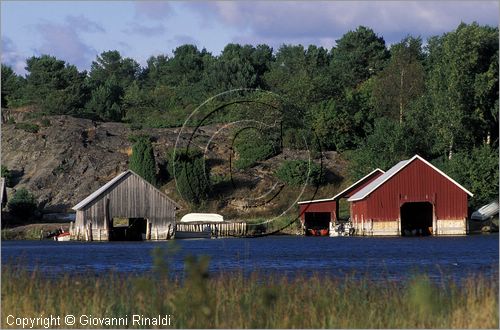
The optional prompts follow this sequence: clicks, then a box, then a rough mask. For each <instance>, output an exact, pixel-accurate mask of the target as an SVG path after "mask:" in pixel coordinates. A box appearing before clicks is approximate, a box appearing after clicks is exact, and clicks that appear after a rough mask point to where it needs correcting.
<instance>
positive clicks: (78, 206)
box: [73, 170, 180, 211]
mask: <svg viewBox="0 0 500 330" xmlns="http://www.w3.org/2000/svg"><path fill="white" fill-rule="evenodd" d="M127 174H133V175H135V176H137V177H139V178H141V179H142V180H143V181H144V182H146V184H148V185H150V186H152V187H153V188H154V189H156V190H158V192H160V194H162V195H163V196H164V197H165V198H167V199H168V200H170V201H171V202H172V203H173V204H174V205H175V207H177V208H178V209H180V206H179V204H177V203H176V202H175V201H174V200H172V199H171V198H170V197H168V196H167V195H166V194H165V193H164V192H162V191H160V190H159V189H158V188H156V187H155V186H153V185H152V184H151V183H149V182H148V181H146V180H144V179H143V178H142V177H141V176H140V175H139V174H137V173H135V172H134V171H132V170H127V171H125V172H122V173H120V174H118V175H117V176H115V177H114V178H113V179H112V180H111V181H109V182H108V183H106V184H105V185H104V186H102V187H101V188H99V189H97V190H96V191H94V192H93V193H92V194H90V195H88V196H87V197H86V198H85V199H84V200H82V201H81V202H80V203H78V204H76V205H75V206H73V210H75V211H77V210H80V209H81V208H82V207H84V206H85V205H87V204H88V203H90V202H91V201H93V200H94V199H96V198H98V197H99V196H100V195H101V194H103V193H104V192H105V191H106V190H108V188H110V187H111V186H112V185H113V184H115V183H116V182H118V181H119V180H120V179H121V178H123V177H124V176H126V175H127Z"/></svg>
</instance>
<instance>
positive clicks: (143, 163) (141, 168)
mask: <svg viewBox="0 0 500 330" xmlns="http://www.w3.org/2000/svg"><path fill="white" fill-rule="evenodd" d="M129 168H130V169H131V170H132V171H134V172H135V173H137V174H139V175H140V176H141V177H142V178H143V179H144V180H146V181H148V182H149V183H151V184H153V185H156V184H157V180H156V162H155V155H154V153H153V145H152V144H151V141H150V140H149V138H148V137H141V138H138V139H137V140H136V142H135V143H134V145H133V146H132V155H130V162H129Z"/></svg>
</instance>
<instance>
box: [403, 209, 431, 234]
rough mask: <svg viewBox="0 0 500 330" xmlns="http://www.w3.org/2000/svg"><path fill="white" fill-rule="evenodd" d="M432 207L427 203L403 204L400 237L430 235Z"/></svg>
mask: <svg viewBox="0 0 500 330" xmlns="http://www.w3.org/2000/svg"><path fill="white" fill-rule="evenodd" d="M432 218H433V206H432V204H431V203H429V202H413V203H404V204H403V205H402V206H401V235H403V236H427V235H431V234H432Z"/></svg>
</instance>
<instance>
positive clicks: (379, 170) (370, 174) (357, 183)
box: [297, 168, 384, 204]
mask: <svg viewBox="0 0 500 330" xmlns="http://www.w3.org/2000/svg"><path fill="white" fill-rule="evenodd" d="M377 172H380V173H382V174H383V173H384V171H383V170H381V169H380V168H376V169H374V170H373V171H371V172H370V173H368V174H367V175H365V176H364V177H362V178H361V179H359V180H358V181H356V182H354V183H353V184H351V185H350V186H349V187H347V188H345V189H344V190H342V191H341V192H339V193H338V194H336V195H335V196H333V197H331V198H323V199H314V200H310V201H301V202H298V203H297V204H308V203H317V202H327V201H333V200H336V199H337V198H341V197H342V196H343V195H344V194H346V193H347V192H348V191H349V190H351V189H352V188H354V187H356V186H357V185H359V184H360V183H362V182H364V181H365V180H366V179H368V178H369V177H371V176H372V175H373V174H375V173H377Z"/></svg>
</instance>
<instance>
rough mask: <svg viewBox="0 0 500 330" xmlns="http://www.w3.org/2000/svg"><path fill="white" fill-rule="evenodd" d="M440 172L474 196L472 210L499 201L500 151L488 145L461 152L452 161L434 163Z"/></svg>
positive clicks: (437, 160)
mask: <svg viewBox="0 0 500 330" xmlns="http://www.w3.org/2000/svg"><path fill="white" fill-rule="evenodd" d="M433 163H434V165H436V166H437V167H438V168H439V169H440V170H442V171H443V172H444V173H446V174H447V175H449V176H450V177H452V178H453V179H454V180H456V181H457V182H458V183H460V184H461V185H462V186H464V187H465V188H467V189H468V190H469V191H470V192H472V193H473V194H474V196H473V197H472V198H470V200H469V205H470V206H471V207H472V208H478V207H481V206H483V205H484V204H487V203H490V202H492V201H494V200H498V182H499V176H498V149H497V148H492V147H490V146H488V145H483V146H481V147H476V148H473V149H472V150H470V151H460V152H456V153H455V154H453V157H452V158H451V159H447V158H444V157H443V158H438V159H436V160H434V161H433Z"/></svg>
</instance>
